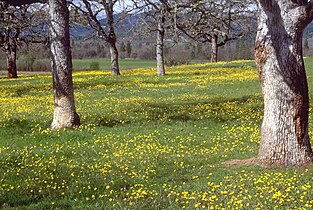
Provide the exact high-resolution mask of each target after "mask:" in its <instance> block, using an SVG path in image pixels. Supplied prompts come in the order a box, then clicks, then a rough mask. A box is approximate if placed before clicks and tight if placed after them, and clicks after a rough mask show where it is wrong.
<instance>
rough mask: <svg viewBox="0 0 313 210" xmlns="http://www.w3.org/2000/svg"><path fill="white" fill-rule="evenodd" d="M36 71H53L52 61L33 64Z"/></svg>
mask: <svg viewBox="0 0 313 210" xmlns="http://www.w3.org/2000/svg"><path fill="white" fill-rule="evenodd" d="M33 70H34V71H51V61H50V59H40V60H36V61H35V62H34V64H33Z"/></svg>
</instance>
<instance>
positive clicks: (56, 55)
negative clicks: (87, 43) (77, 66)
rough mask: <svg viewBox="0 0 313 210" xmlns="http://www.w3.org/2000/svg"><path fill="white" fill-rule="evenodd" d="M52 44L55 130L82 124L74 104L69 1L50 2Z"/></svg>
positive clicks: (52, 0) (50, 0)
mask: <svg viewBox="0 0 313 210" xmlns="http://www.w3.org/2000/svg"><path fill="white" fill-rule="evenodd" d="M49 7H50V11H49V13H50V29H49V30H50V42H51V54H52V76H53V90H54V116H53V122H52V124H51V128H52V129H61V128H66V127H72V126H75V125H79V124H80V120H79V116H78V115H77V113H76V108H75V103H74V91H73V81H72V57H71V51H70V36H69V11H68V8H67V2H66V0H49Z"/></svg>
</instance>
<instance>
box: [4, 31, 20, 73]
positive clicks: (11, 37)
mask: <svg viewBox="0 0 313 210" xmlns="http://www.w3.org/2000/svg"><path fill="white" fill-rule="evenodd" d="M4 33H5V34H4V36H3V38H4V40H3V41H4V43H3V44H4V46H5V54H6V57H7V66H8V78H17V66H16V52H17V39H18V37H19V34H20V32H19V30H15V31H14V30H11V29H6V30H5V32H4Z"/></svg>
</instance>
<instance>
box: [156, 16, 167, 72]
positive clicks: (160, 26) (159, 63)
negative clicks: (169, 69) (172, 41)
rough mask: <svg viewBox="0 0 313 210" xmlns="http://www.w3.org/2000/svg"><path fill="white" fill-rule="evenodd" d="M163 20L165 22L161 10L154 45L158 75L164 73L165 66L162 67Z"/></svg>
mask: <svg viewBox="0 0 313 210" xmlns="http://www.w3.org/2000/svg"><path fill="white" fill-rule="evenodd" d="M164 22H165V18H164V15H163V14H162V12H161V17H160V18H159V20H158V30H157V46H156V60H157V73H158V75H159V76H164V75H165V68H164V34H165V30H164Z"/></svg>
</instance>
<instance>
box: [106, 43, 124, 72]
mask: <svg viewBox="0 0 313 210" xmlns="http://www.w3.org/2000/svg"><path fill="white" fill-rule="evenodd" d="M109 48H110V54H111V69H112V76H119V75H121V73H120V69H119V65H118V50H117V48H116V41H113V42H109Z"/></svg>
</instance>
